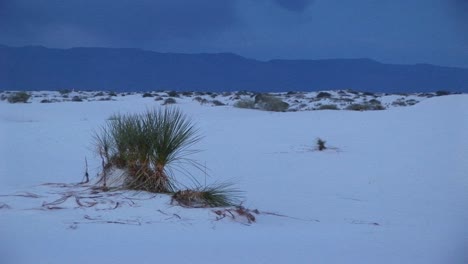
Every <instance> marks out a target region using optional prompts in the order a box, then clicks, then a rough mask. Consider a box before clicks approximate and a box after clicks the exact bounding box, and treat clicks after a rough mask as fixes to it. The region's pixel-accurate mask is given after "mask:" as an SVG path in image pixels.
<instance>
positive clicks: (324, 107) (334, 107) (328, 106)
mask: <svg viewBox="0 0 468 264" xmlns="http://www.w3.org/2000/svg"><path fill="white" fill-rule="evenodd" d="M318 110H338V106H337V105H334V104H326V105H321V106H320V107H319V108H318Z"/></svg>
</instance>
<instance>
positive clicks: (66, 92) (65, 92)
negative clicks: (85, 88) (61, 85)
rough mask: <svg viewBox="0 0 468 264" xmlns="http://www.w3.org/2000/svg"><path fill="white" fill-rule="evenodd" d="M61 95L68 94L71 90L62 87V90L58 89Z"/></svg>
mask: <svg viewBox="0 0 468 264" xmlns="http://www.w3.org/2000/svg"><path fill="white" fill-rule="evenodd" d="M58 92H59V93H60V94H61V95H66V94H69V93H71V91H70V90H69V89H62V90H59V91H58Z"/></svg>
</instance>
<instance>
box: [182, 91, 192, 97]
mask: <svg viewBox="0 0 468 264" xmlns="http://www.w3.org/2000/svg"><path fill="white" fill-rule="evenodd" d="M182 95H183V96H187V97H190V96H192V95H193V92H182Z"/></svg>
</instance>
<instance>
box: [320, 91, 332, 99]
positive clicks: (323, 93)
mask: <svg viewBox="0 0 468 264" xmlns="http://www.w3.org/2000/svg"><path fill="white" fill-rule="evenodd" d="M331 96H332V95H331V94H330V93H327V92H320V93H318V94H317V96H316V97H317V98H330V97H331Z"/></svg>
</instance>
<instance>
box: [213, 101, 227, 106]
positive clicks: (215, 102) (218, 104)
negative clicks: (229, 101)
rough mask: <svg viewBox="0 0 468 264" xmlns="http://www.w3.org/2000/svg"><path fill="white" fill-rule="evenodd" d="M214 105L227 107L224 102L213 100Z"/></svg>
mask: <svg viewBox="0 0 468 264" xmlns="http://www.w3.org/2000/svg"><path fill="white" fill-rule="evenodd" d="M212 103H213V105H215V106H223V105H225V104H224V103H223V102H221V101H218V100H213V102H212Z"/></svg>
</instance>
